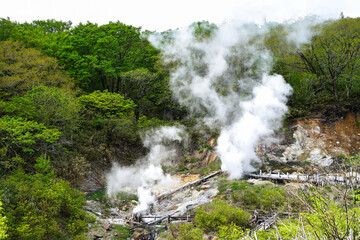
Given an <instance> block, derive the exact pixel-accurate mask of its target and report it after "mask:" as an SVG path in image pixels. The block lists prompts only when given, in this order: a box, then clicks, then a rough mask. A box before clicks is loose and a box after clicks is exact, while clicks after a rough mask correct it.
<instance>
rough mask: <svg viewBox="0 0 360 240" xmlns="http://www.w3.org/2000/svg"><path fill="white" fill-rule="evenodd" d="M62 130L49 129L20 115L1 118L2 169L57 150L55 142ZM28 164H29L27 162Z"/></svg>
mask: <svg viewBox="0 0 360 240" xmlns="http://www.w3.org/2000/svg"><path fill="white" fill-rule="evenodd" d="M60 135H61V132H60V131H58V130H57V129H48V128H46V127H45V126H44V125H43V124H39V123H37V122H34V121H28V120H26V119H23V118H20V117H10V116H3V117H1V118H0V157H1V165H0V166H1V170H2V171H4V170H5V171H6V170H7V169H11V168H13V167H14V166H17V165H19V164H24V163H26V162H27V159H31V158H34V157H37V156H39V155H40V154H41V153H45V154H46V153H48V152H53V151H56V150H57V147H56V146H55V143H56V142H57V141H58V140H59V138H60ZM27 164H29V163H28V162H27Z"/></svg>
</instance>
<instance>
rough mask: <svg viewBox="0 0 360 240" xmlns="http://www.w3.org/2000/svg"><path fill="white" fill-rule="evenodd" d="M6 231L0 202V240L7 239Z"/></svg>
mask: <svg viewBox="0 0 360 240" xmlns="http://www.w3.org/2000/svg"><path fill="white" fill-rule="evenodd" d="M7 231H8V226H7V218H6V216H4V209H3V203H2V202H0V239H6V238H7V237H8V234H7Z"/></svg>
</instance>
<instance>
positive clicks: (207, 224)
mask: <svg viewBox="0 0 360 240" xmlns="http://www.w3.org/2000/svg"><path fill="white" fill-rule="evenodd" d="M249 217H250V214H249V213H247V212H245V211H244V210H242V209H240V208H234V207H233V206H231V205H227V204H226V203H225V202H223V201H222V200H220V199H218V200H215V201H213V202H212V203H211V204H209V205H205V206H202V207H200V208H199V209H198V210H197V212H196V216H195V223H196V225H197V226H198V227H199V228H201V229H203V230H205V231H217V230H219V227H221V226H224V225H227V226H228V225H231V224H235V225H237V226H239V227H246V226H248V224H249Z"/></svg>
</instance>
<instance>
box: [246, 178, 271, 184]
mask: <svg viewBox="0 0 360 240" xmlns="http://www.w3.org/2000/svg"><path fill="white" fill-rule="evenodd" d="M247 181H248V183H250V184H254V185H264V184H271V185H274V183H272V182H270V181H264V180H261V179H248V180H247Z"/></svg>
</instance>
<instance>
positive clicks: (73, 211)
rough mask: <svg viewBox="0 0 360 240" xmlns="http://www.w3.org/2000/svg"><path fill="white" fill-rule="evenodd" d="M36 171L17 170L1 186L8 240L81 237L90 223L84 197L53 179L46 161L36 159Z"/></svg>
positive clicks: (63, 183)
mask: <svg viewBox="0 0 360 240" xmlns="http://www.w3.org/2000/svg"><path fill="white" fill-rule="evenodd" d="M35 169H36V171H37V173H35V174H26V173H25V172H24V171H23V170H21V169H18V170H17V171H15V172H14V173H13V174H12V175H11V176H9V177H8V178H7V179H4V180H2V181H1V183H0V189H1V191H2V196H3V197H2V201H3V204H4V214H5V216H6V218H7V220H8V235H9V238H10V239H67V238H80V237H81V235H82V233H83V232H84V231H85V230H86V225H87V222H88V221H90V218H89V217H88V216H87V214H86V212H85V211H84V210H83V208H82V207H83V206H84V204H85V196H84V194H82V193H80V192H79V191H78V190H76V189H72V188H71V187H70V185H69V183H68V182H65V181H63V180H58V179H56V178H55V175H54V173H53V172H52V171H51V170H50V162H49V160H48V159H46V158H44V157H40V158H38V159H37V164H35Z"/></svg>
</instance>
